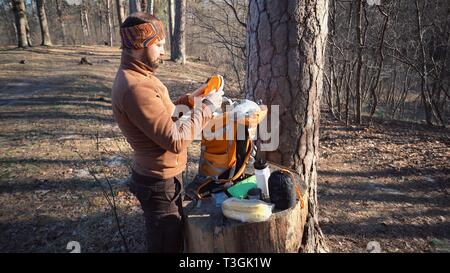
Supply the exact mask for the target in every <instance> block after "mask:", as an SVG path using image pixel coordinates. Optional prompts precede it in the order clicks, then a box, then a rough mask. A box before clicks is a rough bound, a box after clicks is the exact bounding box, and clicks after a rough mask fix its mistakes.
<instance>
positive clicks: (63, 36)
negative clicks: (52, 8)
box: [56, 0, 67, 45]
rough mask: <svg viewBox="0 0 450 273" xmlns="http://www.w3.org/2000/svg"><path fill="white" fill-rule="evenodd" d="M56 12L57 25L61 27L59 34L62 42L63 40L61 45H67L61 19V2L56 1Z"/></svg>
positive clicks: (64, 27)
mask: <svg viewBox="0 0 450 273" xmlns="http://www.w3.org/2000/svg"><path fill="white" fill-rule="evenodd" d="M56 12H57V13H58V20H59V23H60V25H61V33H62V40H63V45H65V44H66V43H67V40H66V39H67V37H66V25H65V23H64V19H63V11H62V7H61V0H56Z"/></svg>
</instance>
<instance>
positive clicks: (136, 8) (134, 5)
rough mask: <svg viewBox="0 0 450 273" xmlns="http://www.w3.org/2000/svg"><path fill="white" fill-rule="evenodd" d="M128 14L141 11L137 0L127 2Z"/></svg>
mask: <svg viewBox="0 0 450 273" xmlns="http://www.w3.org/2000/svg"><path fill="white" fill-rule="evenodd" d="M128 3H129V5H130V14H132V13H135V12H138V11H141V4H140V1H139V0H129V2H128Z"/></svg>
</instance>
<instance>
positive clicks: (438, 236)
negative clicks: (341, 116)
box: [0, 47, 450, 252]
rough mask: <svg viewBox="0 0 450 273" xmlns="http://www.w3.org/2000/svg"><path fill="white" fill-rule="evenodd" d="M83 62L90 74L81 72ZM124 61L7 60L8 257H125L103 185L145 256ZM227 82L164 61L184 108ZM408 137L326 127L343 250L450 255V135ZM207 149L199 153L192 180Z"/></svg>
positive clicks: (379, 129)
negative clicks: (190, 96)
mask: <svg viewBox="0 0 450 273" xmlns="http://www.w3.org/2000/svg"><path fill="white" fill-rule="evenodd" d="M84 56H86V57H87V58H88V60H89V61H91V62H92V63H93V65H92V66H90V65H78V62H79V60H80V58H81V57H84ZM119 59H120V52H119V50H118V49H111V48H108V47H95V48H94V47H52V48H41V47H37V48H33V49H30V50H26V51H24V50H17V49H13V48H3V49H0V92H1V94H2V98H1V99H0V128H1V129H0V204H1V207H0V252H67V251H68V250H66V245H67V243H68V242H69V241H78V242H80V243H81V251H82V252H122V251H124V249H123V243H122V241H121V237H120V236H119V234H118V230H117V227H116V225H115V222H114V218H113V216H112V213H111V209H110V207H109V205H108V203H107V202H106V200H105V198H104V197H103V194H102V189H103V188H102V186H103V187H105V186H107V184H106V178H105V175H106V177H107V178H108V179H109V180H110V182H111V184H112V185H113V189H114V192H115V201H116V202H117V208H118V213H119V215H120V220H121V223H122V229H123V231H124V233H125V237H126V238H127V243H128V246H129V248H130V251H132V252H141V251H144V250H145V246H144V224H143V219H142V216H141V213H142V211H141V209H140V207H139V204H138V202H137V201H136V199H135V198H134V197H133V196H132V195H131V194H130V193H129V192H128V190H127V188H126V186H125V185H124V182H125V181H126V179H127V177H128V175H129V168H128V166H127V163H128V162H129V156H130V153H131V150H130V148H129V146H128V145H127V143H126V142H125V141H124V139H123V138H122V137H121V134H120V132H119V130H118V128H117V126H116V125H115V123H114V121H113V118H112V113H111V107H110V87H111V85H112V82H113V79H114V76H115V72H116V70H117V67H118V65H119ZM21 60H25V64H20V63H19V62H20V61H21ZM217 72H220V71H216V69H214V68H213V67H211V66H209V65H206V64H204V63H201V62H189V63H188V65H186V66H184V67H181V66H179V65H175V64H173V63H172V62H166V63H165V65H163V66H162V68H161V71H159V72H158V73H159V77H160V78H161V80H162V81H163V82H164V83H165V84H166V85H167V86H168V89H169V90H170V92H171V96H172V97H173V98H175V97H176V96H178V95H180V94H182V93H184V92H186V91H191V90H193V89H195V88H196V87H198V86H199V85H200V83H201V82H203V81H204V80H205V79H206V78H207V77H208V76H209V75H211V74H212V73H217ZM228 86H230V85H228ZM231 86H235V85H233V84H231ZM226 92H227V94H229V95H231V97H236V96H238V94H237V93H236V91H235V88H234V89H230V88H228V89H227V90H226ZM402 126H403V127H402ZM405 126H406V125H401V124H400V125H398V124H397V125H395V124H394V125H384V124H381V123H376V124H375V125H374V126H373V127H372V128H356V127H346V126H343V125H342V124H340V123H338V122H334V121H330V119H326V118H324V120H323V122H322V129H321V130H322V136H321V138H322V140H321V156H322V159H321V161H320V163H319V203H320V206H321V216H322V218H321V222H322V226H323V229H324V232H325V234H326V235H327V237H328V238H329V240H330V245H331V247H332V249H333V250H334V251H339V252H340V251H342V252H352V251H365V247H366V245H367V243H368V242H369V241H371V240H376V241H378V242H380V243H381V247H382V249H383V250H384V251H387V252H396V251H401V252H428V251H449V250H448V245H449V244H448V240H449V239H450V226H449V221H450V211H449V207H450V203H449V196H448V191H449V183H450V182H449V175H450V173H449V171H450V170H449V164H448V162H449V157H450V149H449V147H450V141H449V137H448V131H442V130H440V131H432V130H429V129H421V128H413V129H411V128H410V127H405ZM408 126H409V125H408ZM198 150H199V144H198V142H197V143H194V144H192V145H191V146H190V147H189V151H188V152H189V163H188V174H189V175H188V176H189V177H190V178H192V177H193V175H194V174H195V172H196V164H197V163H198ZM78 153H79V154H80V155H81V156H82V157H83V159H84V160H81V158H80V156H79V155H78ZM100 159H101V160H100ZM89 169H90V170H92V171H93V172H94V173H95V174H96V175H97V176H98V177H99V179H100V180H101V181H102V182H101V185H99V184H98V183H97V182H96V181H95V180H94V179H93V177H92V176H91V175H90V174H89Z"/></svg>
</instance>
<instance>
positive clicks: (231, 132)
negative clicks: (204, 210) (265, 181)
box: [185, 106, 267, 200]
mask: <svg viewBox="0 0 450 273" xmlns="http://www.w3.org/2000/svg"><path fill="white" fill-rule="evenodd" d="M266 115H267V109H266V108H265V107H261V106H260V110H259V111H256V112H252V113H251V114H250V115H246V116H241V117H239V116H236V115H234V113H233V112H224V113H220V114H218V115H216V116H215V117H214V118H213V119H212V120H211V121H210V122H209V123H208V125H207V126H206V128H205V129H204V133H203V134H202V141H201V154H200V162H199V168H198V174H197V175H196V177H195V178H194V180H193V181H192V182H191V183H189V184H188V185H187V186H186V189H185V192H186V195H187V196H188V197H190V198H191V199H193V200H194V199H197V200H198V199H202V198H205V197H207V196H210V194H211V193H215V192H220V191H223V190H225V189H226V188H228V187H229V186H232V185H233V184H234V183H236V182H238V181H240V180H242V179H243V178H246V177H247V176H249V175H247V174H245V169H246V167H247V165H248V162H249V160H250V157H251V155H252V152H253V151H254V143H253V139H254V137H255V136H256V130H257V125H258V124H259V123H261V121H262V120H263V119H264V118H265V117H266ZM205 132H211V135H214V136H215V137H216V138H212V139H210V138H211V135H209V134H208V135H207V134H205ZM238 132H244V134H245V137H244V139H239V140H238V139H237V136H238ZM217 137H220V138H219V139H217Z"/></svg>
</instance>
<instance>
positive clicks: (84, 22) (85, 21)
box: [80, 0, 91, 44]
mask: <svg viewBox="0 0 450 273" xmlns="http://www.w3.org/2000/svg"><path fill="white" fill-rule="evenodd" d="M88 10H89V4H88V3H86V0H83V2H82V4H81V8H80V21H81V28H82V29H83V37H84V43H85V44H86V43H87V42H88V41H89V43H90V40H91V39H90V36H91V30H90V27H89V16H88Z"/></svg>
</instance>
